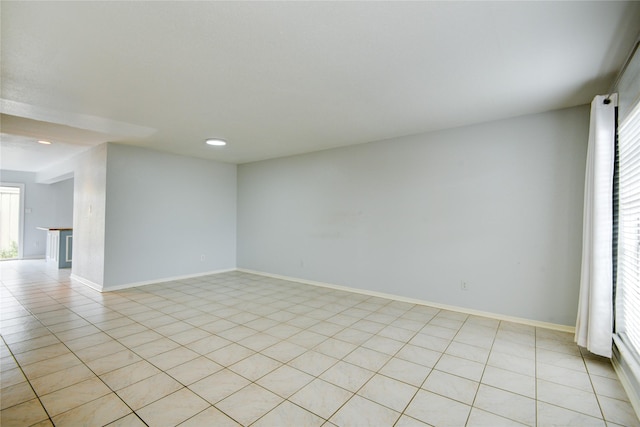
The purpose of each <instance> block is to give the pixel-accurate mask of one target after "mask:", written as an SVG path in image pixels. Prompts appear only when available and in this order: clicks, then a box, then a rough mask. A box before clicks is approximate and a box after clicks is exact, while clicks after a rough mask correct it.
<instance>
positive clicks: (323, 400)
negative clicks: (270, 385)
mask: <svg viewBox="0 0 640 427" xmlns="http://www.w3.org/2000/svg"><path fill="white" fill-rule="evenodd" d="M352 395H353V394H352V393H350V392H348V391H346V390H344V389H342V388H340V387H337V386H335V385H333V384H330V383H328V382H326V381H323V380H321V379H315V380H313V381H312V382H310V383H309V384H307V385H306V386H305V387H304V388H302V389H301V390H300V391H298V392H297V393H295V394H294V395H292V396H291V397H290V398H289V401H291V402H293V403H295V404H296V405H298V406H301V407H302V408H304V409H306V410H308V411H310V412H313V413H314V414H316V415H318V416H320V417H322V418H324V419H328V418H329V417H331V415H333V413H334V412H336V411H337V410H338V408H340V407H341V406H342V405H343V404H344V403H345V402H346V401H347V400H349V399H350V398H351V396H352Z"/></svg>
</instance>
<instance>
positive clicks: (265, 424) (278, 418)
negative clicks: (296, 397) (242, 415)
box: [252, 401, 325, 427]
mask: <svg viewBox="0 0 640 427" xmlns="http://www.w3.org/2000/svg"><path fill="white" fill-rule="evenodd" d="M324 422H325V420H323V419H322V418H320V417H318V416H317V415H315V414H312V413H311V412H309V411H306V410H304V409H302V408H301V407H299V406H297V405H294V404H293V403H291V402H289V401H284V402H282V403H281V404H279V405H278V406H277V407H275V408H274V409H273V410H271V411H270V412H268V413H267V414H266V415H264V416H263V417H262V418H260V419H258V421H256V422H255V423H254V424H252V427H273V426H305V427H319V426H321V425H323V424H324Z"/></svg>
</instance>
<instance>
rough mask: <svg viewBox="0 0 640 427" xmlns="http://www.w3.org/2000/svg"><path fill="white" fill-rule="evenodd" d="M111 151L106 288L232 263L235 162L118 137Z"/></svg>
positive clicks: (108, 175)
mask: <svg viewBox="0 0 640 427" xmlns="http://www.w3.org/2000/svg"><path fill="white" fill-rule="evenodd" d="M107 153H108V154H107V193H106V200H107V204H106V240H105V242H106V243H105V279H104V286H105V289H108V288H109V287H115V286H123V285H128V284H134V283H139V282H146V281H152V280H158V279H165V278H172V277H180V276H185V275H192V274H198V273H206V272H211V271H218V270H225V269H232V268H235V266H236V166H235V165H231V164H225V163H220V162H214V161H209V160H203V159H195V158H191V157H185V156H178V155H172V154H167V153H162V152H159V151H155V150H148V149H143V148H137V147H130V146H124V145H117V144H108V150H107ZM202 256H204V260H202V259H201V258H202Z"/></svg>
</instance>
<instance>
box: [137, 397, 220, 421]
mask: <svg viewBox="0 0 640 427" xmlns="http://www.w3.org/2000/svg"><path fill="white" fill-rule="evenodd" d="M208 407H209V403H207V401H205V400H204V399H202V398H201V397H200V396H198V395H197V394H195V393H194V392H192V391H191V390H189V389H188V388H182V389H180V390H178V391H176V392H175V393H172V394H169V395H168V396H165V397H163V398H161V399H159V400H156V401H155V402H153V403H151V404H149V405H147V406H145V407H144V408H142V409H140V410H138V411H137V414H138V416H139V417H140V418H142V420H143V421H144V422H145V423H147V424H148V425H150V426H161V425H162V426H175V425H178V424H180V423H181V422H183V421H185V420H187V419H189V418H191V417H193V416H194V415H196V414H198V413H200V412H201V411H203V410H204V409H206V408H208Z"/></svg>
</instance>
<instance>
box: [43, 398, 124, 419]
mask: <svg viewBox="0 0 640 427" xmlns="http://www.w3.org/2000/svg"><path fill="white" fill-rule="evenodd" d="M129 413H131V409H129V408H128V407H127V405H125V404H124V402H123V401H122V400H120V398H118V396H117V395H116V394H115V393H109V394H107V395H106V396H102V397H100V398H98V399H96V400H93V401H91V402H88V403H85V404H83V405H80V406H77V407H74V408H73V409H71V410H69V411H67V412H63V413H61V414H59V415H56V416H54V417H53V422H54V424H55V425H56V426H60V427H65V426H69V427H76V426H82V425H105V424H108V423H111V422H112V421H115V420H117V419H119V418H122V417H124V416H125V415H127V414H129Z"/></svg>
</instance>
